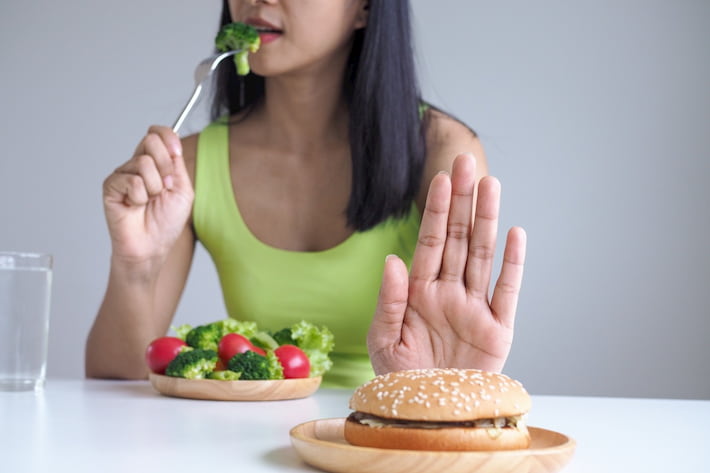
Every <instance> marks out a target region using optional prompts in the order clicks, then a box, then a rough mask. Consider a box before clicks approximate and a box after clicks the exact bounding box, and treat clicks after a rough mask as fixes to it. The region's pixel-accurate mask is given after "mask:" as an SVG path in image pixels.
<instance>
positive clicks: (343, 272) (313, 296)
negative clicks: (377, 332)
mask: <svg viewBox="0 0 710 473" xmlns="http://www.w3.org/2000/svg"><path fill="white" fill-rule="evenodd" d="M228 130H229V127H228V126H227V125H226V124H224V123H219V122H216V123H213V124H211V125H209V126H208V127H206V128H205V129H204V130H203V131H202V133H201V134H200V136H199V140H198V145H197V159H196V167H195V201H194V207H193V222H194V227H195V232H196V234H197V238H198V240H199V241H200V242H201V243H202V245H203V246H204V247H205V249H206V250H207V251H208V253H209V254H210V256H211V257H212V260H213V261H214V264H215V266H216V269H217V272H218V275H219V280H220V284H221V287H222V292H223V297H224V302H225V306H226V308H227V313H228V315H229V317H232V318H235V319H239V320H253V321H255V322H257V323H258V324H259V326H260V327H263V328H264V329H267V330H278V329H281V328H284V327H288V326H290V325H292V324H293V323H295V322H298V321H299V320H306V321H309V322H312V323H315V324H317V325H325V326H327V327H328V328H329V329H330V330H331V331H332V332H333V334H334V335H335V349H334V351H333V352H332V353H331V358H332V360H333V367H332V369H331V370H330V371H329V372H328V373H326V375H325V376H324V379H323V386H328V387H344V388H353V387H356V386H358V385H360V384H362V383H364V382H365V381H367V380H369V379H371V378H372V377H373V376H374V373H373V371H372V367H371V365H370V360H369V357H368V354H367V346H366V337H367V331H368V328H369V325H370V321H371V320H372V316H373V314H374V311H375V306H376V303H377V295H378V292H379V288H380V283H381V281H382V270H383V268H384V261H385V257H386V256H387V255H388V254H396V255H398V256H399V257H400V258H402V259H403V260H404V262H405V263H406V264H407V266H409V264H410V263H411V259H412V255H413V254H414V247H415V246H416V242H417V234H418V231H419V223H420V216H419V212H418V211H417V209H416V206H415V205H412V209H411V210H410V212H409V214H408V215H407V216H406V217H405V218H402V219H389V220H387V221H385V222H383V223H381V224H379V225H377V226H376V227H374V228H372V229H370V230H367V231H364V232H355V233H353V234H352V235H351V236H350V237H349V238H348V239H346V240H345V241H343V242H342V243H340V244H338V245H336V246H334V247H333V248H329V249H327V250H323V251H313V252H298V251H289V250H282V249H278V248H275V247H272V246H269V245H267V244H265V243H263V242H261V241H260V240H258V239H257V238H256V237H255V236H254V235H253V234H252V233H251V231H250V230H249V228H248V227H247V225H246V224H245V223H244V221H243V220H242V217H241V214H240V212H239V208H238V206H237V202H236V200H235V198H234V190H233V188H232V181H231V177H230V171H229V132H228Z"/></svg>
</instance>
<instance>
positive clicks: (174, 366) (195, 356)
mask: <svg viewBox="0 0 710 473" xmlns="http://www.w3.org/2000/svg"><path fill="white" fill-rule="evenodd" d="M216 364H217V352H216V351H214V350H201V349H193V350H184V351H181V352H180V353H178V356H176V357H175V359H174V360H173V361H171V362H170V364H168V367H167V368H166V369H165V374H166V375H167V376H173V377H175V378H187V379H203V378H205V377H207V375H208V374H210V373H211V372H213V371H214V368H215V365H216Z"/></svg>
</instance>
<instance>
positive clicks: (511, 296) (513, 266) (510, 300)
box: [491, 227, 527, 328]
mask: <svg viewBox="0 0 710 473" xmlns="http://www.w3.org/2000/svg"><path fill="white" fill-rule="evenodd" d="M526 242H527V235H526V234H525V230H523V229H522V228H520V227H514V228H511V229H510V231H509V232H508V237H507V239H506V243H505V251H504V253H503V266H502V268H501V271H500V276H499V277H498V281H497V282H496V287H495V289H494V290H493V297H492V298H491V309H492V311H493V314H494V315H495V317H496V318H498V320H499V321H500V323H501V324H503V325H504V326H506V327H511V328H512V327H513V324H514V323H515V311H516V310H517V307H518V298H519V295H520V287H521V285H522V281H523V267H524V265H525V249H526Z"/></svg>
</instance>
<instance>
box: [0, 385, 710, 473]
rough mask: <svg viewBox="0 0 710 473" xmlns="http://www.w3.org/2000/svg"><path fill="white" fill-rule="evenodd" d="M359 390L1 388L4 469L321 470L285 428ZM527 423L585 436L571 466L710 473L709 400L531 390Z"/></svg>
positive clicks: (330, 409)
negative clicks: (288, 395) (287, 395)
mask: <svg viewBox="0 0 710 473" xmlns="http://www.w3.org/2000/svg"><path fill="white" fill-rule="evenodd" d="M350 394H351V392H350V391H346V390H329V389H321V390H319V391H318V392H317V393H316V394H315V395H314V396H312V397H310V398H307V399H301V400H294V401H276V402H218V401H215V402H212V401H193V400H186V399H176V398H169V397H165V396H162V395H159V394H158V393H157V392H155V391H154V390H153V388H152V387H151V385H150V383H148V382H147V381H98V380H81V379H71V380H70V379H66V380H65V379H50V380H48V382H47V387H46V389H45V391H44V392H43V393H40V394H34V393H0V472H3V473H5V472H7V473H24V472H72V473H75V472H85V471H86V472H89V471H90V472H92V473H93V472H121V473H125V472H133V471H135V472H148V473H152V472H158V471H160V472H163V471H164V472H168V473H180V472H206V473H213V472H214V473H225V472H235V473H239V472H245V473H260V472H276V471H279V472H284V471H286V472H293V471H311V472H312V471H316V470H314V469H312V468H310V467H308V466H307V465H305V464H303V463H302V462H301V460H300V459H299V457H298V456H297V455H296V453H295V451H294V450H293V449H292V448H291V444H290V439H289V435H288V432H289V430H290V428H291V427H293V426H295V425H297V424H299V423H302V422H306V421H310V420H314V419H322V418H330V417H345V416H346V415H347V414H348V413H349V409H348V407H347V401H348V399H349V397H350ZM529 423H530V425H534V426H539V427H544V428H547V429H551V430H557V431H559V432H563V433H565V434H567V435H569V436H571V437H573V438H574V439H575V440H576V441H577V451H576V453H575V456H574V458H573V459H572V461H571V462H570V463H569V464H568V465H567V467H565V468H564V470H563V471H564V472H569V473H573V472H594V473H598V472H625V473H627V472H637V471H638V472H644V473H646V472H656V471H658V472H661V471H662V472H676V471H683V472H710V401H683V400H655V399H618V398H588V397H559V396H535V395H533V409H532V412H531V414H530V418H529ZM383 473H386V472H383ZM432 473H436V472H432Z"/></svg>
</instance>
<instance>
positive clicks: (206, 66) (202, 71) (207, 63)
mask: <svg viewBox="0 0 710 473" xmlns="http://www.w3.org/2000/svg"><path fill="white" fill-rule="evenodd" d="M238 52H239V50H234V51H227V52H226V53H219V54H215V55H214V56H210V57H208V58H206V59H203V60H202V61H201V62H200V63H199V64H198V65H197V67H196V68H195V90H194V91H193V92H192V96H191V97H190V100H188V101H187V103H186V104H185V107H184V108H183V109H182V112H180V115H179V116H178V117H177V120H175V124H174V125H173V131H174V132H175V133H177V132H178V131H179V130H180V127H181V126H182V124H183V122H184V121H185V119H186V118H187V114H188V113H190V110H192V107H193V106H194V105H195V104H196V103H197V99H198V98H199V97H200V92H202V84H203V83H204V82H205V80H206V79H207V78H208V77H209V76H211V75H212V73H213V72H214V71H215V70H216V69H217V66H219V63H220V62H222V61H223V60H225V59H227V58H228V57H231V56H234V55H235V54H237V53H238Z"/></svg>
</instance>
